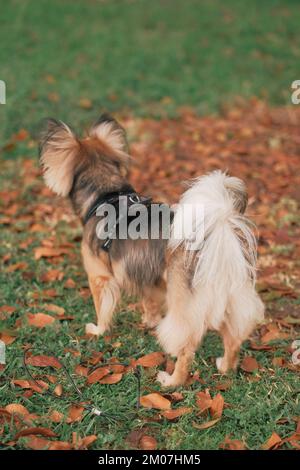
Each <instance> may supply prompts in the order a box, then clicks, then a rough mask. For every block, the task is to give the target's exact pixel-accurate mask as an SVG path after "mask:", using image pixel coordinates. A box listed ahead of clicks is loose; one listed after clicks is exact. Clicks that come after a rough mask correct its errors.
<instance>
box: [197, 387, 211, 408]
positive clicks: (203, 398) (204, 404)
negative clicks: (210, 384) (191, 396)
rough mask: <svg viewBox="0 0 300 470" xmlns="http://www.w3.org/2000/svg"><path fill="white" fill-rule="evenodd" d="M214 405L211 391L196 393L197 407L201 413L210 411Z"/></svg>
mask: <svg viewBox="0 0 300 470" xmlns="http://www.w3.org/2000/svg"><path fill="white" fill-rule="evenodd" d="M211 404H212V398H211V396H210V393H209V391H205V392H198V393H196V405H197V406H198V407H199V408H200V411H201V413H203V411H205V410H208V409H209V408H210V406H211Z"/></svg>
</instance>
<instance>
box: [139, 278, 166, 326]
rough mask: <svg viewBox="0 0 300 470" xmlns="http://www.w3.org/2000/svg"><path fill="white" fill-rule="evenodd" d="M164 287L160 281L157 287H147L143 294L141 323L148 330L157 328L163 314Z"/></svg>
mask: <svg viewBox="0 0 300 470" xmlns="http://www.w3.org/2000/svg"><path fill="white" fill-rule="evenodd" d="M165 304H166V287H165V283H164V281H163V280H162V281H161V283H160V284H159V285H157V286H152V287H147V288H146V289H145V291H144V293H143V302H142V305H143V310H144V313H143V323H144V325H145V326H147V327H148V328H154V327H155V326H157V325H158V324H159V322H160V320H161V319H162V316H163V314H164V313H165Z"/></svg>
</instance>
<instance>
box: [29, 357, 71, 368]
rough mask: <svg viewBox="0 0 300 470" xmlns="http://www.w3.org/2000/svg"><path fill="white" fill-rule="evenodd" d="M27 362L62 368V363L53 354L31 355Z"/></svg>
mask: <svg viewBox="0 0 300 470" xmlns="http://www.w3.org/2000/svg"><path fill="white" fill-rule="evenodd" d="M26 364H29V365H31V366H36V367H54V369H61V367H62V365H61V363H60V362H59V361H58V359H56V358H55V357H53V356H44V355H40V356H29V357H26Z"/></svg>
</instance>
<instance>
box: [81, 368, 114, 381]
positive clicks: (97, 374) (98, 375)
mask: <svg viewBox="0 0 300 470" xmlns="http://www.w3.org/2000/svg"><path fill="white" fill-rule="evenodd" d="M78 370H79V369H78ZM80 370H81V369H80ZM109 373H110V369H109V368H108V367H98V368H97V369H96V370H94V371H93V372H92V373H91V374H89V375H88V377H87V383H88V384H94V383H96V382H98V381H99V380H100V379H102V378H103V377H105V376H106V375H108V374H109ZM80 375H81V374H80Z"/></svg>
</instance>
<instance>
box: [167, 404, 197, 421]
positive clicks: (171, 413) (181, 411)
mask: <svg viewBox="0 0 300 470" xmlns="http://www.w3.org/2000/svg"><path fill="white" fill-rule="evenodd" d="M191 411H192V408H188V407H186V406H182V407H181V408H176V410H166V411H163V412H162V415H163V416H164V417H165V418H167V419H168V420H170V421H172V420H173V419H176V418H179V417H180V416H183V415H185V414H187V413H191Z"/></svg>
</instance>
